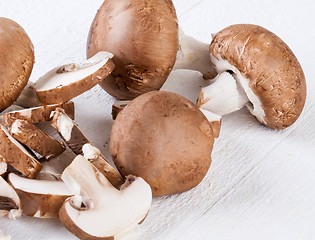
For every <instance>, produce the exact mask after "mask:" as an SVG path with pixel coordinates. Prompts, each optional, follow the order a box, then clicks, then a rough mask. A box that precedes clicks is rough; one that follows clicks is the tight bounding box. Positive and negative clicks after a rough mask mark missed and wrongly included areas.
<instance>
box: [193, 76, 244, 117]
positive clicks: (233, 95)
mask: <svg viewBox="0 0 315 240" xmlns="http://www.w3.org/2000/svg"><path fill="white" fill-rule="evenodd" d="M236 78H237V76H236V75H235V74H230V73H229V72H223V73H222V74H220V75H218V76H217V77H216V78H215V79H214V80H213V83H212V84H211V85H210V86H208V87H204V88H202V90H201V93H200V96H199V101H198V106H199V108H201V109H205V110H208V111H210V112H213V113H215V114H217V115H220V116H223V115H226V114H229V113H231V112H235V111H237V110H239V109H241V108H242V107H244V106H245V105H246V104H247V103H248V102H249V100H248V98H247V95H246V93H245V92H244V90H243V88H242V87H241V86H240V85H239V84H238V82H237V80H236Z"/></svg>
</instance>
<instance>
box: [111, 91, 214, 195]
mask: <svg viewBox="0 0 315 240" xmlns="http://www.w3.org/2000/svg"><path fill="white" fill-rule="evenodd" d="M213 142H214V137H213V132H212V129H211V126H210V124H209V121H208V120H207V118H206V117H205V116H204V115H203V114H202V112H201V111H200V110H199V109H198V108H197V107H196V106H195V105H194V104H193V103H191V102H190V101H189V100H187V99H186V98H184V97H181V96H179V95H177V94H175V93H170V92H157V91H154V92H150V93H146V94H143V95H141V96H139V97H138V98H136V99H134V100H133V101H132V102H130V103H129V104H128V105H127V106H126V107H125V108H124V109H123V110H122V111H121V112H120V113H119V114H118V116H117V119H116V120H115V122H114V125H113V128H112V132H111V137H110V152H111V155H112V157H113V160H114V163H115V165H116V167H117V168H118V170H119V171H120V172H121V174H122V175H123V176H127V175H129V174H132V175H135V176H139V177H142V178H143V179H144V180H145V181H147V182H148V183H149V184H150V186H151V188H152V192H153V195H155V196H163V195H169V194H174V193H181V192H184V191H187V190H189V189H191V188H193V187H195V186H197V185H198V184H199V183H200V182H201V180H202V179H203V178H204V176H205V175H206V173H207V171H208V169H209V167H210V164H211V152H212V147H213Z"/></svg>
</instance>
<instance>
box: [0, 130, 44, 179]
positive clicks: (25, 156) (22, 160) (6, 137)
mask: <svg viewBox="0 0 315 240" xmlns="http://www.w3.org/2000/svg"><path fill="white" fill-rule="evenodd" d="M0 156H1V157H2V158H3V159H4V160H5V162H6V163H7V164H10V165H12V167H14V168H15V169H16V170H18V171H19V172H21V173H23V174H24V175H25V176H27V177H29V178H36V176H37V174H38V173H39V171H40V170H41V168H42V165H41V164H40V163H39V162H38V161H37V160H36V159H35V158H34V157H32V155H31V154H30V153H29V152H28V151H27V150H26V149H25V148H24V147H23V146H22V145H21V144H20V143H19V142H18V141H17V140H15V139H14V138H13V137H12V136H11V135H10V134H9V132H8V130H7V129H6V128H5V127H4V126H2V125H1V124H0Z"/></svg>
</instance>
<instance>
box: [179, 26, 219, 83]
mask: <svg viewBox="0 0 315 240" xmlns="http://www.w3.org/2000/svg"><path fill="white" fill-rule="evenodd" d="M178 39H179V50H178V52H177V59H176V62H175V65H174V67H173V70H177V69H190V70H195V71H198V72H201V73H202V75H203V77H204V78H205V79H210V78H213V77H215V76H216V74H217V73H216V71H215V69H214V66H213V64H212V62H211V60H210V53H209V47H210V44H207V43H203V42H200V41H198V40H196V39H194V38H192V37H189V36H187V35H185V33H184V32H183V30H181V29H179V30H178Z"/></svg>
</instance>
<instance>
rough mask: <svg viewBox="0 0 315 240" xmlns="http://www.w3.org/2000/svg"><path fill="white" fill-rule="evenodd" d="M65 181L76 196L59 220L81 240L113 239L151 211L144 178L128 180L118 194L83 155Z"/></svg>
mask: <svg viewBox="0 0 315 240" xmlns="http://www.w3.org/2000/svg"><path fill="white" fill-rule="evenodd" d="M62 179H63V181H64V182H65V183H66V184H67V185H68V187H69V188H70V189H72V191H73V193H74V195H75V196H74V197H71V198H69V199H67V200H66V202H65V203H64V205H63V206H62V208H61V209H60V220H61V222H62V223H63V225H64V226H65V227H66V228H67V229H68V230H69V231H70V232H72V233H73V234H74V235H76V236H77V237H78V238H80V239H114V237H115V236H116V235H117V234H119V233H121V232H123V231H125V230H127V229H129V228H130V227H132V226H134V225H136V224H138V223H141V222H142V221H143V220H144V218H145V217H146V215H147V214H148V212H149V210H150V206H151V201H152V193H151V188H150V186H149V185H148V184H147V183H146V182H145V181H144V180H143V179H142V178H138V177H134V176H128V177H127V179H126V182H125V184H124V185H123V186H122V187H121V190H120V191H119V190H117V189H116V188H114V187H113V186H112V185H111V183H110V182H109V181H108V180H107V179H106V177H104V175H103V174H101V173H100V172H99V171H98V170H97V169H96V168H95V167H94V166H93V165H92V164H91V163H89V161H87V160H86V159H85V158H84V157H82V156H80V155H79V156H77V157H76V158H75V159H74V160H73V162H72V163H71V165H70V166H69V167H67V168H66V170H65V171H64V173H63V174H62Z"/></svg>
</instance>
